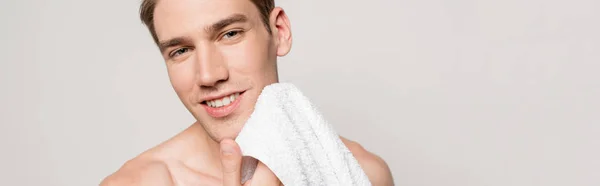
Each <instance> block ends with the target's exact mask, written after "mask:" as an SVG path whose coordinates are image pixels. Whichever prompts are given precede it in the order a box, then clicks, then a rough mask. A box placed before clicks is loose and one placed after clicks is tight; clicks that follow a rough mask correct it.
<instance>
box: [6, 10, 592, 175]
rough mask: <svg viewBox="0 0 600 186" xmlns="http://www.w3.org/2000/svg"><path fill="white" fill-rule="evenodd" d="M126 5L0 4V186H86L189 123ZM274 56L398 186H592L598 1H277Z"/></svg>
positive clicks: (284, 72) (284, 76)
mask: <svg viewBox="0 0 600 186" xmlns="http://www.w3.org/2000/svg"><path fill="white" fill-rule="evenodd" d="M138 3H139V1H137V0H133V1H132V0H129V1H123V0H55V1H43V0H21V1H16V0H9V1H1V2H0V25H1V28H2V29H0V62H1V63H0V83H1V87H2V89H1V91H0V103H1V104H0V105H1V106H0V123H1V125H0V147H1V149H2V152H1V154H0V165H1V166H0V185H32V186H33V185H52V186H54V185H56V186H70V185H72V186H80V185H97V184H98V183H99V182H100V180H101V179H102V178H103V177H104V176H106V175H108V174H110V173H111V172H113V171H115V170H116V169H117V168H119V166H120V165H121V164H122V163H123V162H125V161H126V160H128V159H130V158H133V157H134V156H135V155H137V154H139V153H140V152H142V151H144V150H145V149H148V148H150V147H152V146H154V145H156V144H158V143H160V142H162V141H164V140H166V139H168V138H169V137H170V136H173V135H175V134H176V133H177V132H178V131H180V130H182V129H184V128H186V127H187V126H188V125H189V124H191V123H192V122H193V119H192V117H191V116H190V114H188V113H187V111H186V110H185V108H184V107H183V105H182V104H181V103H180V102H179V100H178V98H177V97H176V95H175V93H174V91H173V90H172V88H171V87H170V84H169V81H168V77H167V74H166V70H165V65H164V63H163V61H162V58H161V57H160V55H159V53H158V51H157V49H156V48H155V46H154V45H153V42H152V40H151V37H150V35H149V34H148V32H147V30H146V29H145V28H144V27H143V26H142V24H141V23H140V21H139V20H138V14H137V13H138ZM277 3H278V4H279V5H280V6H282V7H283V8H284V9H285V10H287V13H288V14H289V17H290V19H291V21H292V29H293V35H294V46H293V49H292V52H291V54H290V55H289V56H287V57H285V58H281V59H280V63H279V64H280V74H281V79H282V81H286V82H293V83H295V84H296V85H297V86H299V87H300V88H301V89H302V90H303V91H304V92H305V94H306V95H308V96H309V97H310V98H311V99H312V100H313V101H314V103H315V104H316V105H317V106H318V107H319V108H320V109H321V111H322V112H323V113H324V115H325V117H326V118H327V119H328V120H329V121H330V123H332V124H334V125H335V127H336V129H337V130H338V132H339V133H340V134H342V135H344V136H346V137H348V138H350V139H353V140H356V141H359V142H360V143H362V144H363V145H364V146H365V147H366V148H367V149H369V150H370V151H372V152H375V153H376V154H378V155H380V156H381V157H383V158H384V159H385V160H386V161H387V162H388V164H389V165H390V167H391V169H392V172H393V175H394V179H395V182H396V184H397V185H423V186H435V185H449V186H452V185H456V186H459V185H460V186H483V185H485V186H504V185H523V186H528V185H544V186H564V185H578V186H579V185H581V186H592V185H600V149H599V147H600V126H599V125H598V123H599V121H600V118H599V117H600V114H599V112H600V98H599V97H598V95H599V94H600V83H599V80H600V75H598V74H597V71H598V70H600V63H599V62H600V50H599V49H600V36H599V34H598V33H600V21H599V20H600V19H599V18H600V11H598V10H600V2H599V1H595V0H571V1H566V0H528V1H521V0H502V1H492V0H451V1H450V0H447V1H443V0H401V1H386V0H368V1H367V0H354V1H349V0H328V1H322V0H301V1H300V0H278V1H277Z"/></svg>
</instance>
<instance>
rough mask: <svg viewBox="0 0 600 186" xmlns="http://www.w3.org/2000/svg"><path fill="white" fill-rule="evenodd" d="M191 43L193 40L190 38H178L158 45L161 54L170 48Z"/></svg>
mask: <svg viewBox="0 0 600 186" xmlns="http://www.w3.org/2000/svg"><path fill="white" fill-rule="evenodd" d="M190 41H191V39H190V38H188V37H176V38H173V39H169V40H167V41H164V42H160V44H158V48H159V49H160V51H161V52H164V51H165V50H166V49H167V48H169V47H174V46H178V45H181V44H182V43H187V42H190Z"/></svg>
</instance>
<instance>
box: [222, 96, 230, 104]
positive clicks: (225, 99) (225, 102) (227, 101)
mask: <svg viewBox="0 0 600 186" xmlns="http://www.w3.org/2000/svg"><path fill="white" fill-rule="evenodd" d="M229 103H231V101H229V96H227V97H225V98H223V106H226V105H229Z"/></svg>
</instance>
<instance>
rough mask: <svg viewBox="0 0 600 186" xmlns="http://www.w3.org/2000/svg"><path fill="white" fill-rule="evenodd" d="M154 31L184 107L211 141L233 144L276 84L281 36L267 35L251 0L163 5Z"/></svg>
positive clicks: (163, 2)
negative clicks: (263, 92)
mask: <svg viewBox="0 0 600 186" xmlns="http://www.w3.org/2000/svg"><path fill="white" fill-rule="evenodd" d="M283 14H284V13H283ZM276 17H278V16H275V17H274V19H272V22H273V23H274V24H276V25H277V22H278V21H277V20H278V18H276ZM284 17H285V14H284ZM284 22H287V17H285V21H284ZM280 23H281V22H280ZM154 25H155V31H156V35H157V37H158V40H159V43H160V44H159V45H160V46H159V47H160V48H161V52H162V56H163V57H164V59H165V61H166V63H167V69H168V74H169V78H170V80H171V84H172V85H173V88H174V89H175V92H176V93H177V95H178V96H179V98H180V99H181V101H182V102H183V104H184V105H185V107H186V108H187V109H188V110H189V111H190V112H191V113H192V115H193V116H194V117H195V118H196V119H197V120H198V122H199V123H200V124H201V125H202V126H203V127H204V129H205V130H206V131H207V132H208V134H209V135H210V137H211V138H212V139H213V140H215V141H221V140H222V139H224V138H231V139H233V138H235V137H236V136H237V135H238V133H239V132H240V130H241V128H242V127H243V125H244V123H245V122H246V120H247V119H248V117H249V116H250V114H251V113H252V111H253V110H254V105H255V103H256V100H257V98H258V95H259V94H260V92H261V90H262V89H263V88H264V87H265V86H267V85H269V84H272V83H276V82H277V81H278V79H277V66H276V60H277V56H278V55H285V53H287V51H289V46H283V47H284V48H283V49H282V42H281V40H280V39H279V38H281V37H279V36H278V35H281V34H277V31H275V32H273V33H275V34H270V33H269V32H268V31H267V29H266V27H265V24H264V23H263V22H262V19H261V17H260V13H259V11H258V9H257V8H256V6H254V4H252V2H250V0H178V1H168V0H161V1H159V2H158V4H157V5H156V9H155V11H154ZM288 26H289V25H288ZM277 27H278V26H273V27H272V28H273V29H275V30H278V29H277ZM288 31H289V30H288ZM290 41H291V40H290ZM290 44H291V43H290ZM286 47H287V48H286ZM282 50H283V52H282Z"/></svg>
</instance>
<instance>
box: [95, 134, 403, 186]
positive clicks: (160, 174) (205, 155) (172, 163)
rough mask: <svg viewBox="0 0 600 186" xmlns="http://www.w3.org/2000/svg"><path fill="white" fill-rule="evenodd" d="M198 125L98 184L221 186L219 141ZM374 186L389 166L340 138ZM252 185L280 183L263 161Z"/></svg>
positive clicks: (384, 180) (386, 176) (386, 179)
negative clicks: (209, 137)
mask: <svg viewBox="0 0 600 186" xmlns="http://www.w3.org/2000/svg"><path fill="white" fill-rule="evenodd" d="M202 130H203V129H201V127H200V126H198V125H196V124H194V125H192V126H191V127H190V128H188V129H186V130H185V131H184V132H182V133H180V134H178V135H177V136H175V137H173V138H172V139H170V140H168V141H166V142H165V143H163V144H160V145H158V146H156V147H154V148H152V149H150V150H148V151H146V152H144V153H142V154H141V155H140V156H138V157H136V158H134V159H132V160H130V161H128V162H127V163H125V165H123V166H122V167H121V168H120V169H119V170H118V171H117V172H115V173H114V174H112V175H110V176H109V177H107V178H106V179H105V180H104V181H103V182H102V183H101V186H121V185H128V186H136V185H140V186H142V185H143V186H153V185H156V186H167V185H168V186H171V185H172V186H200V185H207V186H221V185H222V181H221V177H222V175H221V167H220V163H219V161H218V160H215V159H217V158H218V156H219V154H218V144H216V143H215V142H211V141H208V138H207V137H205V134H204V133H203V131H202ZM341 139H342V141H343V142H344V144H345V145H346V146H347V147H348V149H349V150H350V151H351V152H352V154H353V155H354V157H355V158H356V159H357V160H358V162H359V164H360V165H361V167H362V168H363V170H364V171H365V173H366V174H367V176H368V177H369V179H370V181H371V182H372V184H373V185H393V183H392V179H391V174H390V171H389V168H388V167H387V165H386V164H385V162H383V160H381V158H379V157H377V156H375V155H374V154H372V153H369V152H368V151H366V150H365V149H363V148H362V147H361V146H360V145H359V144H357V143H355V142H352V141H349V140H347V139H345V138H341ZM156 180H161V181H159V182H157V181H156ZM252 185H261V186H278V185H281V182H280V181H279V180H278V179H277V177H276V176H275V175H274V174H273V172H271V171H270V170H269V169H268V168H267V167H266V166H264V165H263V164H262V163H259V165H258V167H257V170H256V172H255V174H254V176H253V178H252Z"/></svg>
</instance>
